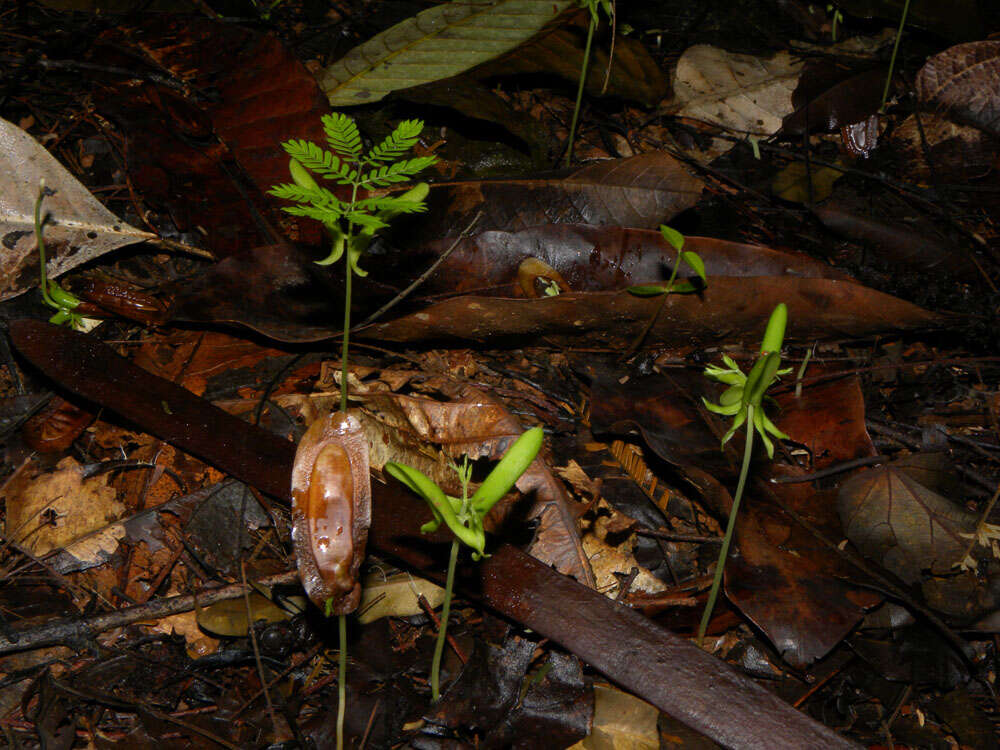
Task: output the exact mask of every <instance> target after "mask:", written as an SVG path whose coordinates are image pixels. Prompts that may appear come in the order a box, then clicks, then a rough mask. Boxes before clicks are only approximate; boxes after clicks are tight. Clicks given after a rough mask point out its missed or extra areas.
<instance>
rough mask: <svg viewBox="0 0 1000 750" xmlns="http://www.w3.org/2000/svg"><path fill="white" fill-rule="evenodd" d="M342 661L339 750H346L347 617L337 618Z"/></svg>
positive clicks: (340, 666)
mask: <svg viewBox="0 0 1000 750" xmlns="http://www.w3.org/2000/svg"><path fill="white" fill-rule="evenodd" d="M337 625H338V629H339V630H340V659H339V664H338V667H337V750H344V712H345V710H346V709H347V615H340V616H339V617H338V618H337Z"/></svg>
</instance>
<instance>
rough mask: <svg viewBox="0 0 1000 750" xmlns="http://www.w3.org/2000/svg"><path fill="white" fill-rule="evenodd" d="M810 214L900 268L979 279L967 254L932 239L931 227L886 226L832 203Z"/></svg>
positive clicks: (979, 276)
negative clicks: (923, 229)
mask: <svg viewBox="0 0 1000 750" xmlns="http://www.w3.org/2000/svg"><path fill="white" fill-rule="evenodd" d="M813 213H814V214H815V215H816V217H817V218H818V219H819V220H820V221H821V222H823V224H824V225H825V226H826V227H827V228H829V229H831V230H832V231H834V232H836V233H837V234H840V235H843V236H845V237H848V238H850V239H852V240H860V241H863V242H865V243H866V244H867V245H868V246H870V247H872V248H873V249H874V250H875V251H876V252H877V253H878V256H879V257H881V258H883V259H884V260H886V261H887V262H889V263H891V264H892V265H893V266H896V267H898V268H900V269H905V270H908V271H912V270H913V269H922V270H925V271H932V272H935V273H947V274H949V275H950V276H952V277H953V278H956V279H963V280H972V279H979V278H982V276H981V275H980V273H979V271H978V270H977V269H976V266H975V264H974V263H973V262H972V260H971V256H970V255H969V253H968V251H965V250H960V249H958V248H956V247H955V246H954V244H953V243H951V242H949V241H948V240H947V239H946V238H945V237H939V236H936V233H935V232H934V229H933V228H931V227H926V228H925V231H918V230H915V229H911V228H909V227H907V226H906V225H902V224H899V223H893V224H889V223H886V222H883V221H879V220H877V219H872V218H869V217H867V216H862V215H859V214H858V213H855V212H853V211H850V210H849V209H847V208H846V207H842V206H839V205H837V204H836V203H827V204H826V205H824V206H821V207H818V208H814V209H813Z"/></svg>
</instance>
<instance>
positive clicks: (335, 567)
mask: <svg viewBox="0 0 1000 750" xmlns="http://www.w3.org/2000/svg"><path fill="white" fill-rule="evenodd" d="M370 524H371V480H370V478H369V474H368V441H367V439H366V438H365V434H364V431H363V430H362V427H361V423H360V422H359V421H358V419H357V417H355V416H353V415H350V414H345V413H343V412H336V413H334V414H330V415H328V416H326V417H321V418H320V419H318V420H317V421H316V422H314V423H313V424H312V425H311V426H310V427H309V429H308V430H307V431H306V434H305V435H304V436H303V438H302V441H301V442H300V443H299V446H298V449H297V450H296V453H295V464H294V466H293V469H292V543H293V546H294V548H295V556H296V559H297V564H298V568H299V577H300V578H301V579H302V585H303V587H304V588H305V590H306V593H307V594H308V595H309V598H310V599H312V601H313V602H315V603H316V605H317V606H318V607H320V608H322V609H324V610H326V611H329V612H330V614H346V613H348V612H353V611H354V610H355V609H356V608H357V606H358V602H359V601H360V599H361V586H360V584H359V583H358V581H357V577H358V569H359V568H360V566H361V561H362V560H363V559H364V556H365V544H366V542H367V541H368V527H369V526H370ZM328 603H329V607H328Z"/></svg>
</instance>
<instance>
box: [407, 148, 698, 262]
mask: <svg viewBox="0 0 1000 750" xmlns="http://www.w3.org/2000/svg"><path fill="white" fill-rule="evenodd" d="M702 187H703V185H702V182H701V180H700V179H699V178H697V177H695V176H694V175H692V174H691V173H690V172H689V171H688V169H687V168H686V167H685V166H684V165H683V164H682V163H681V162H680V161H678V160H677V159H675V158H674V157H672V156H670V155H669V154H668V153H666V152H665V151H650V152H648V153H645V154H639V155H638V156H633V157H630V158H628V159H609V160H606V161H599V162H594V163H592V164H588V165H586V166H584V167H579V168H577V169H574V170H573V171H571V172H569V173H567V174H560V175H556V176H552V177H527V178H523V179H503V180H482V181H478V182H454V183H438V184H436V185H433V186H432V187H431V193H430V196H429V198H428V199H427V203H428V206H429V211H428V213H427V214H426V215H419V216H417V217H414V218H413V219H412V220H411V221H409V222H405V223H403V224H402V227H401V228H397V229H395V230H394V234H395V235H396V236H403V237H408V242H407V244H412V243H413V241H414V237H413V234H414V233H415V232H417V233H419V235H418V238H417V241H423V242H427V241H430V240H435V239H439V238H441V237H454V236H457V235H458V234H459V233H460V232H461V231H462V230H463V229H464V228H465V227H466V226H468V225H469V224H470V222H471V221H472V220H473V218H475V217H476V215H477V214H478V213H479V212H480V211H482V215H481V216H480V218H479V220H478V221H477V222H476V224H475V229H476V231H479V232H483V231H489V230H495V229H499V230H504V231H519V230H521V229H525V228H527V227H532V226H536V225H539V224H574V223H581V224H614V225H619V226H624V227H642V228H654V227H656V226H658V225H659V224H661V223H664V222H667V221H669V220H670V219H671V218H672V217H673V216H675V215H677V214H678V213H680V212H681V211H683V210H685V209H687V208H690V207H691V206H693V205H694V204H695V203H697V201H698V198H699V197H700V196H701V190H702ZM400 233H401V234H400Z"/></svg>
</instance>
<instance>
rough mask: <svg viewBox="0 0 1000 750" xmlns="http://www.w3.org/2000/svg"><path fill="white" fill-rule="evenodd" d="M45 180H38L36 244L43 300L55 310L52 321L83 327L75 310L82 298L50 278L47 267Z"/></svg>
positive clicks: (71, 326) (50, 319) (58, 323)
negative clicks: (43, 223)
mask: <svg viewBox="0 0 1000 750" xmlns="http://www.w3.org/2000/svg"><path fill="white" fill-rule="evenodd" d="M45 190H46V189H45V180H39V182H38V197H37V198H36V199H35V244H36V245H37V246H38V276H39V278H40V283H39V287H40V289H41V291H42V301H43V302H45V304H46V305H48V306H49V307H51V308H52V309H53V310H55V311H56V312H55V314H54V315H53V316H52V317H51V318H49V322H50V323H55V324H56V325H67V326H69V327H70V328H81V327H82V325H83V317H82V316H81V315H80V314H79V313H77V312H75V310H76V308H78V307H79V306H80V300H79V299H78V298H77V297H76V296H75V295H72V294H70V293H69V292H67V291H66V290H65V289H63V288H62V287H61V286H59V284H58V283H56V282H55V281H53V280H51V279H49V278H48V270H47V269H46V267H45V239H44V238H43V237H42V201H43V200H44V199H45Z"/></svg>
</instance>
